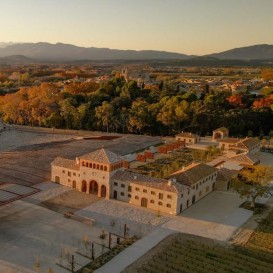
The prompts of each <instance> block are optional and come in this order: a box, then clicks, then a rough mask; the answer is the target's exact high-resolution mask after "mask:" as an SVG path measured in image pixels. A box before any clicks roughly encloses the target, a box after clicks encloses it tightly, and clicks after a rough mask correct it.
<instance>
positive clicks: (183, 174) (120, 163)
mask: <svg viewBox="0 0 273 273" xmlns="http://www.w3.org/2000/svg"><path fill="white" fill-rule="evenodd" d="M127 168H128V162H127V161H125V160H124V158H123V157H122V156H120V155H117V154H115V153H113V152H111V151H108V150H105V149H100V150H97V151H94V152H91V153H89V154H86V155H83V156H81V157H78V158H76V160H69V159H64V158H60V157H58V158H56V159H55V160H54V161H53V162H52V163H51V180H52V181H54V182H56V183H60V184H62V185H65V186H68V187H72V188H75V189H77V190H79V191H81V192H85V193H87V194H96V195H98V196H99V197H104V198H107V199H117V200H120V201H124V202H128V203H131V204H134V205H138V206H142V207H146V208H150V209H153V210H156V211H161V212H165V213H169V214H174V215H176V214H179V213H180V212H182V211H183V210H185V209H186V208H188V207H189V206H191V205H192V204H194V203H195V202H196V201H198V200H199V199H201V198H202V197H204V196H206V195H207V194H209V193H210V192H211V191H213V190H214V189H215V185H216V177H217V172H218V169H216V168H214V167H211V166H208V165H205V164H200V163H194V164H191V165H189V166H187V167H186V168H183V169H181V170H179V171H178V172H175V173H173V174H172V175H170V177H168V179H159V178H154V177H150V176H147V175H141V174H136V173H133V172H131V171H129V170H127Z"/></svg>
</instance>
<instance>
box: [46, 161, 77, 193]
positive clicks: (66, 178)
mask: <svg viewBox="0 0 273 273" xmlns="http://www.w3.org/2000/svg"><path fill="white" fill-rule="evenodd" d="M58 178H59V179H58ZM51 181H53V182H56V183H59V184H61V185H64V186H67V187H71V188H73V186H75V184H76V187H75V188H76V189H77V190H80V183H79V181H80V171H76V170H71V169H67V168H63V167H58V166H54V165H52V166H51ZM74 181H75V182H74ZM73 182H74V184H73Z"/></svg>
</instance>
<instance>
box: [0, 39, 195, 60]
mask: <svg viewBox="0 0 273 273" xmlns="http://www.w3.org/2000/svg"><path fill="white" fill-rule="evenodd" d="M11 55H24V56H26V57H28V58H33V59H38V60H52V61H58V60H61V61H72V60H152V59H162V60H164V59H189V58H190V56H187V55H185V54H179V53H172V52H166V51H155V50H140V51H136V50H118V49H109V48H95V47H89V48H86V47H79V46H74V45H70V44H62V43H57V44H50V43H22V44H13V45H9V46H7V47H4V48H0V57H5V56H11Z"/></svg>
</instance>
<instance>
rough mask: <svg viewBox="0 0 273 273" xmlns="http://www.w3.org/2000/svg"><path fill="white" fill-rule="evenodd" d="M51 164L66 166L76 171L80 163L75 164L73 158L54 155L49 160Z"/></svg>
mask: <svg viewBox="0 0 273 273" xmlns="http://www.w3.org/2000/svg"><path fill="white" fill-rule="evenodd" d="M51 165H54V166H58V167H63V168H67V169H72V170H76V171H79V170H80V165H79V164H76V161H75V160H71V159H66V158H62V157H56V158H55V159H54V160H53V161H52V162H51Z"/></svg>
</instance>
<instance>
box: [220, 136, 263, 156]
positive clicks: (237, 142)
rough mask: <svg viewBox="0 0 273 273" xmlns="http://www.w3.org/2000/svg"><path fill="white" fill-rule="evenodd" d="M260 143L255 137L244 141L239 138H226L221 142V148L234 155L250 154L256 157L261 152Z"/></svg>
mask: <svg viewBox="0 0 273 273" xmlns="http://www.w3.org/2000/svg"><path fill="white" fill-rule="evenodd" d="M260 144H261V143H260V141H259V140H258V139H255V138H253V137H247V138H244V139H238V138H224V139H220V140H219V148H220V149H222V150H226V151H227V150H229V152H230V153H232V152H233V155H236V154H240V153H249V154H251V155H256V154H258V153H259V152H260Z"/></svg>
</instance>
